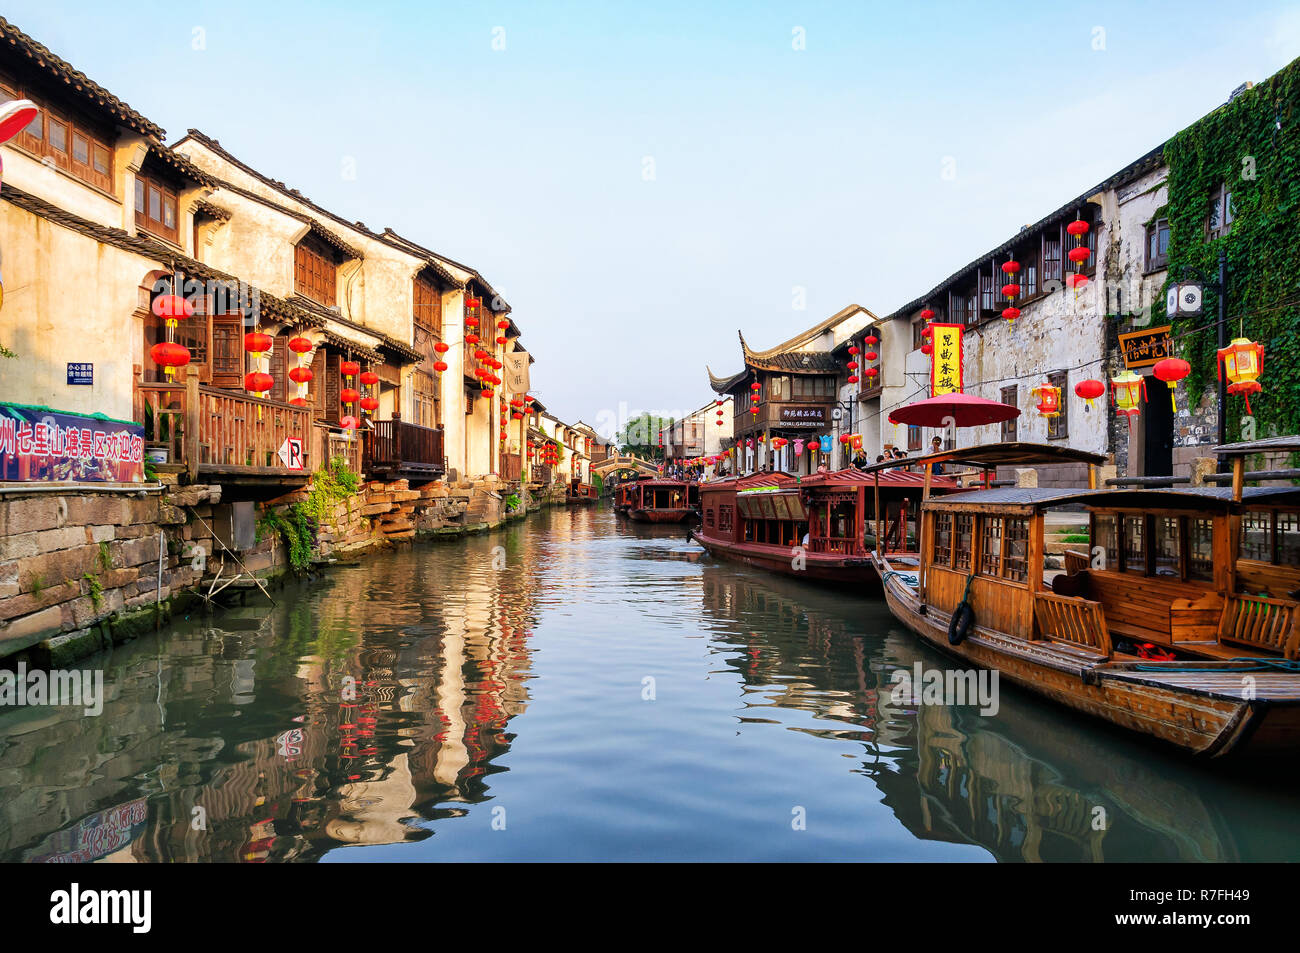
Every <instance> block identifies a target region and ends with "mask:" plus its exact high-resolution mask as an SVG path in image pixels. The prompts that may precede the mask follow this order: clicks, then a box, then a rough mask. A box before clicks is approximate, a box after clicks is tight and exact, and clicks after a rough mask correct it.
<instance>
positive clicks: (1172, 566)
mask: <svg viewBox="0 0 1300 953" xmlns="http://www.w3.org/2000/svg"><path fill="white" fill-rule="evenodd" d="M1154 522H1155V536H1154V538H1153V539H1152V541H1151V543H1152V545H1151V549H1152V551H1153V552H1154V553H1155V557H1156V575H1157V576H1174V577H1178V576H1181V575H1182V573H1181V571H1180V569H1179V565H1178V564H1179V555H1180V553H1181V552H1182V534H1181V533H1180V532H1179V530H1180V529H1181V524H1182V521H1181V520H1180V519H1179V518H1178V517H1177V516H1157V517H1156V518H1155V521H1154Z"/></svg>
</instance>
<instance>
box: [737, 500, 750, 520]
mask: <svg viewBox="0 0 1300 953" xmlns="http://www.w3.org/2000/svg"><path fill="white" fill-rule="evenodd" d="M749 503H750V500H749V497H747V496H738V497H736V506H737V507H738V508H739V509H740V515H741V516H745V517H749V516H753V515H754V513H753V510H752V508H751V507H750V505H749Z"/></svg>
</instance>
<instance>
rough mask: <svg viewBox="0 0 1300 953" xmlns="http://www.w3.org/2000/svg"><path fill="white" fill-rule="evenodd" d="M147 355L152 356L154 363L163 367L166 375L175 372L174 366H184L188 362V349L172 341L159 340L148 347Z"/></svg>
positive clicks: (171, 374) (169, 375) (170, 375)
mask: <svg viewBox="0 0 1300 953" xmlns="http://www.w3.org/2000/svg"><path fill="white" fill-rule="evenodd" d="M149 356H150V357H151V358H153V362H154V363H155V364H157V365H158V366H159V367H161V368H163V369H164V372H165V373H166V375H167V376H168V377H172V376H174V375H175V373H176V368H178V367H184V366H185V365H186V364H188V363H189V362H190V349H189V348H187V347H186V346H185V345H184V344H177V343H175V342H174V341H159V342H158V343H157V344H155V345H154V346H153V347H151V348H149Z"/></svg>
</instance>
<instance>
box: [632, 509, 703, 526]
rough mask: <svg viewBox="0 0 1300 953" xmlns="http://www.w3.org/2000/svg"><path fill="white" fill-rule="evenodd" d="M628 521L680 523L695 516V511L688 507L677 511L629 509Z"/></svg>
mask: <svg viewBox="0 0 1300 953" xmlns="http://www.w3.org/2000/svg"><path fill="white" fill-rule="evenodd" d="M626 515H627V517H628V519H633V520H636V521H637V522H639V523H680V522H682V521H683V520H687V519H690V518H691V517H692V516H695V515H696V513H695V510H693V509H689V508H686V507H678V508H675V509H667V508H665V509H653V510H650V509H645V510H643V509H634V508H630V507H629V508H628V511H627V514H626Z"/></svg>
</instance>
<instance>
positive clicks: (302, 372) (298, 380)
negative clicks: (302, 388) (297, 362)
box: [289, 367, 314, 384]
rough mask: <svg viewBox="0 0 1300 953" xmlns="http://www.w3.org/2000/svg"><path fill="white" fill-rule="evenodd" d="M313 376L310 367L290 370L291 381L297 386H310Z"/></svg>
mask: <svg viewBox="0 0 1300 953" xmlns="http://www.w3.org/2000/svg"><path fill="white" fill-rule="evenodd" d="M313 376H314V375H313V374H312V372H311V368H310V367H291V368H289V380H291V381H293V382H294V383H295V384H310V383H311V379H312V377H313Z"/></svg>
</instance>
